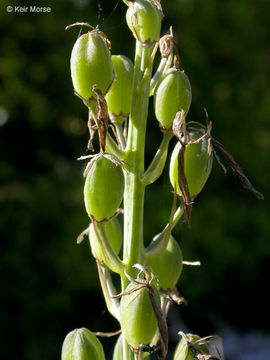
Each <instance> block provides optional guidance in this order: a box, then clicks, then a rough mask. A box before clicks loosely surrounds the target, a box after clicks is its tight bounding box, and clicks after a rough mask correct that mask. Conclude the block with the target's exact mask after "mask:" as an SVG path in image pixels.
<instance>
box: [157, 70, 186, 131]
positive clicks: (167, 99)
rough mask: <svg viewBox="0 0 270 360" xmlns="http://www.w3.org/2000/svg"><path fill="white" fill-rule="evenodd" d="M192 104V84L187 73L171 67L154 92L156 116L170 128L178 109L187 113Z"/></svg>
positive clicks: (162, 123) (161, 123)
mask: <svg viewBox="0 0 270 360" xmlns="http://www.w3.org/2000/svg"><path fill="white" fill-rule="evenodd" d="M190 104H191V86H190V82H189V79H188V77H187V75H186V74H185V73H184V72H183V71H181V70H176V69H170V70H169V71H168V72H167V73H166V74H165V75H164V76H163V77H162V79H161V80H160V82H159V84H158V85H157V87H156V90H155V94H154V107H155V114H156V118H157V120H158V121H159V123H160V125H161V126H162V127H163V128H165V129H170V128H171V127H172V125H173V120H174V118H175V115H176V113H177V112H178V111H180V110H184V112H185V115H187V113H188V110H189V107H190Z"/></svg>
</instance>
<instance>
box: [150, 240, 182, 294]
mask: <svg viewBox="0 0 270 360" xmlns="http://www.w3.org/2000/svg"><path fill="white" fill-rule="evenodd" d="M157 237H158V235H157V236H156V237H155V238H154V239H153V242H152V243H153V246H154V242H155V239H156V238H157ZM182 262H183V256H182V251H181V249H180V246H179V245H178V243H177V241H176V240H175V239H174V237H173V236H172V235H171V236H170V239H169V241H168V245H167V247H166V249H165V250H164V251H162V252H161V253H159V254H155V255H150V256H147V259H146V263H147V265H148V266H150V267H151V268H152V270H153V273H154V275H155V276H156V279H154V282H155V285H156V286H157V288H158V289H162V290H168V289H173V288H174V287H175V285H176V283H177V281H178V279H179V277H180V275H181V273H182V269H183V264H182Z"/></svg>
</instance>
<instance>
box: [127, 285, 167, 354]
mask: <svg viewBox="0 0 270 360" xmlns="http://www.w3.org/2000/svg"><path fill="white" fill-rule="evenodd" d="M135 286H136V285H134V284H132V283H131V284H129V285H128V286H127V288H126V291H129V290H131V289H133V288H134V287H135ZM152 287H153V286H152ZM153 288H154V287H153ZM154 291H155V292H156V301H157V303H158V304H159V303H160V300H159V295H158V292H157V290H156V288H154ZM120 319H121V327H122V333H123V335H124V337H125V339H126V341H127V342H128V343H129V345H131V346H132V347H133V348H136V349H137V348H138V346H139V345H140V344H149V343H150V342H151V340H152V338H153V336H154V335H155V332H156V330H157V319H156V316H155V313H154V310H153V306H152V303H151V300H150V296H149V290H148V289H147V288H145V287H143V288H141V289H139V290H135V291H134V292H132V293H131V294H129V295H124V296H122V298H121V302H120Z"/></svg>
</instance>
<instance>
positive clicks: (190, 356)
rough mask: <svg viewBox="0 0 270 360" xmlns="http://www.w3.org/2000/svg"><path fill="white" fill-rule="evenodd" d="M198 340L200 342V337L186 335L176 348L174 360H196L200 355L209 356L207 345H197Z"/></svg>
mask: <svg viewBox="0 0 270 360" xmlns="http://www.w3.org/2000/svg"><path fill="white" fill-rule="evenodd" d="M198 340H200V337H199V336H198V335H194V334H185V337H182V339H181V340H180V341H179V343H178V345H177V346H176V349H175V352H174V356H173V360H196V359H198V358H197V355H198V354H204V355H209V349H208V347H207V345H205V344H203V343H200V344H198V343H197V344H196V342H198Z"/></svg>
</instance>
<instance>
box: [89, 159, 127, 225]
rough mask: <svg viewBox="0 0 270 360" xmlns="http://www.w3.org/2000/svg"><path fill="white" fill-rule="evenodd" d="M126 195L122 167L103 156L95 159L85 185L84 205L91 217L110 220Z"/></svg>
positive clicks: (98, 219)
mask: <svg viewBox="0 0 270 360" xmlns="http://www.w3.org/2000/svg"><path fill="white" fill-rule="evenodd" d="M123 194H124V173H123V170H122V168H121V166H120V165H117V164H116V163H115V162H113V161H111V160H109V159H108V158H107V157H105V156H103V155H101V156H99V157H98V158H97V159H95V161H94V163H93V165H92V167H91V169H90V170H89V172H88V174H87V177H86V180H85V185H84V203H85V207H86V211H87V213H88V215H89V216H93V217H94V218H95V219H96V220H97V221H102V220H104V219H108V218H110V217H111V216H113V214H114V213H115V211H116V210H117V208H118V207H119V205H120V203H121V201H122V199H123Z"/></svg>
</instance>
